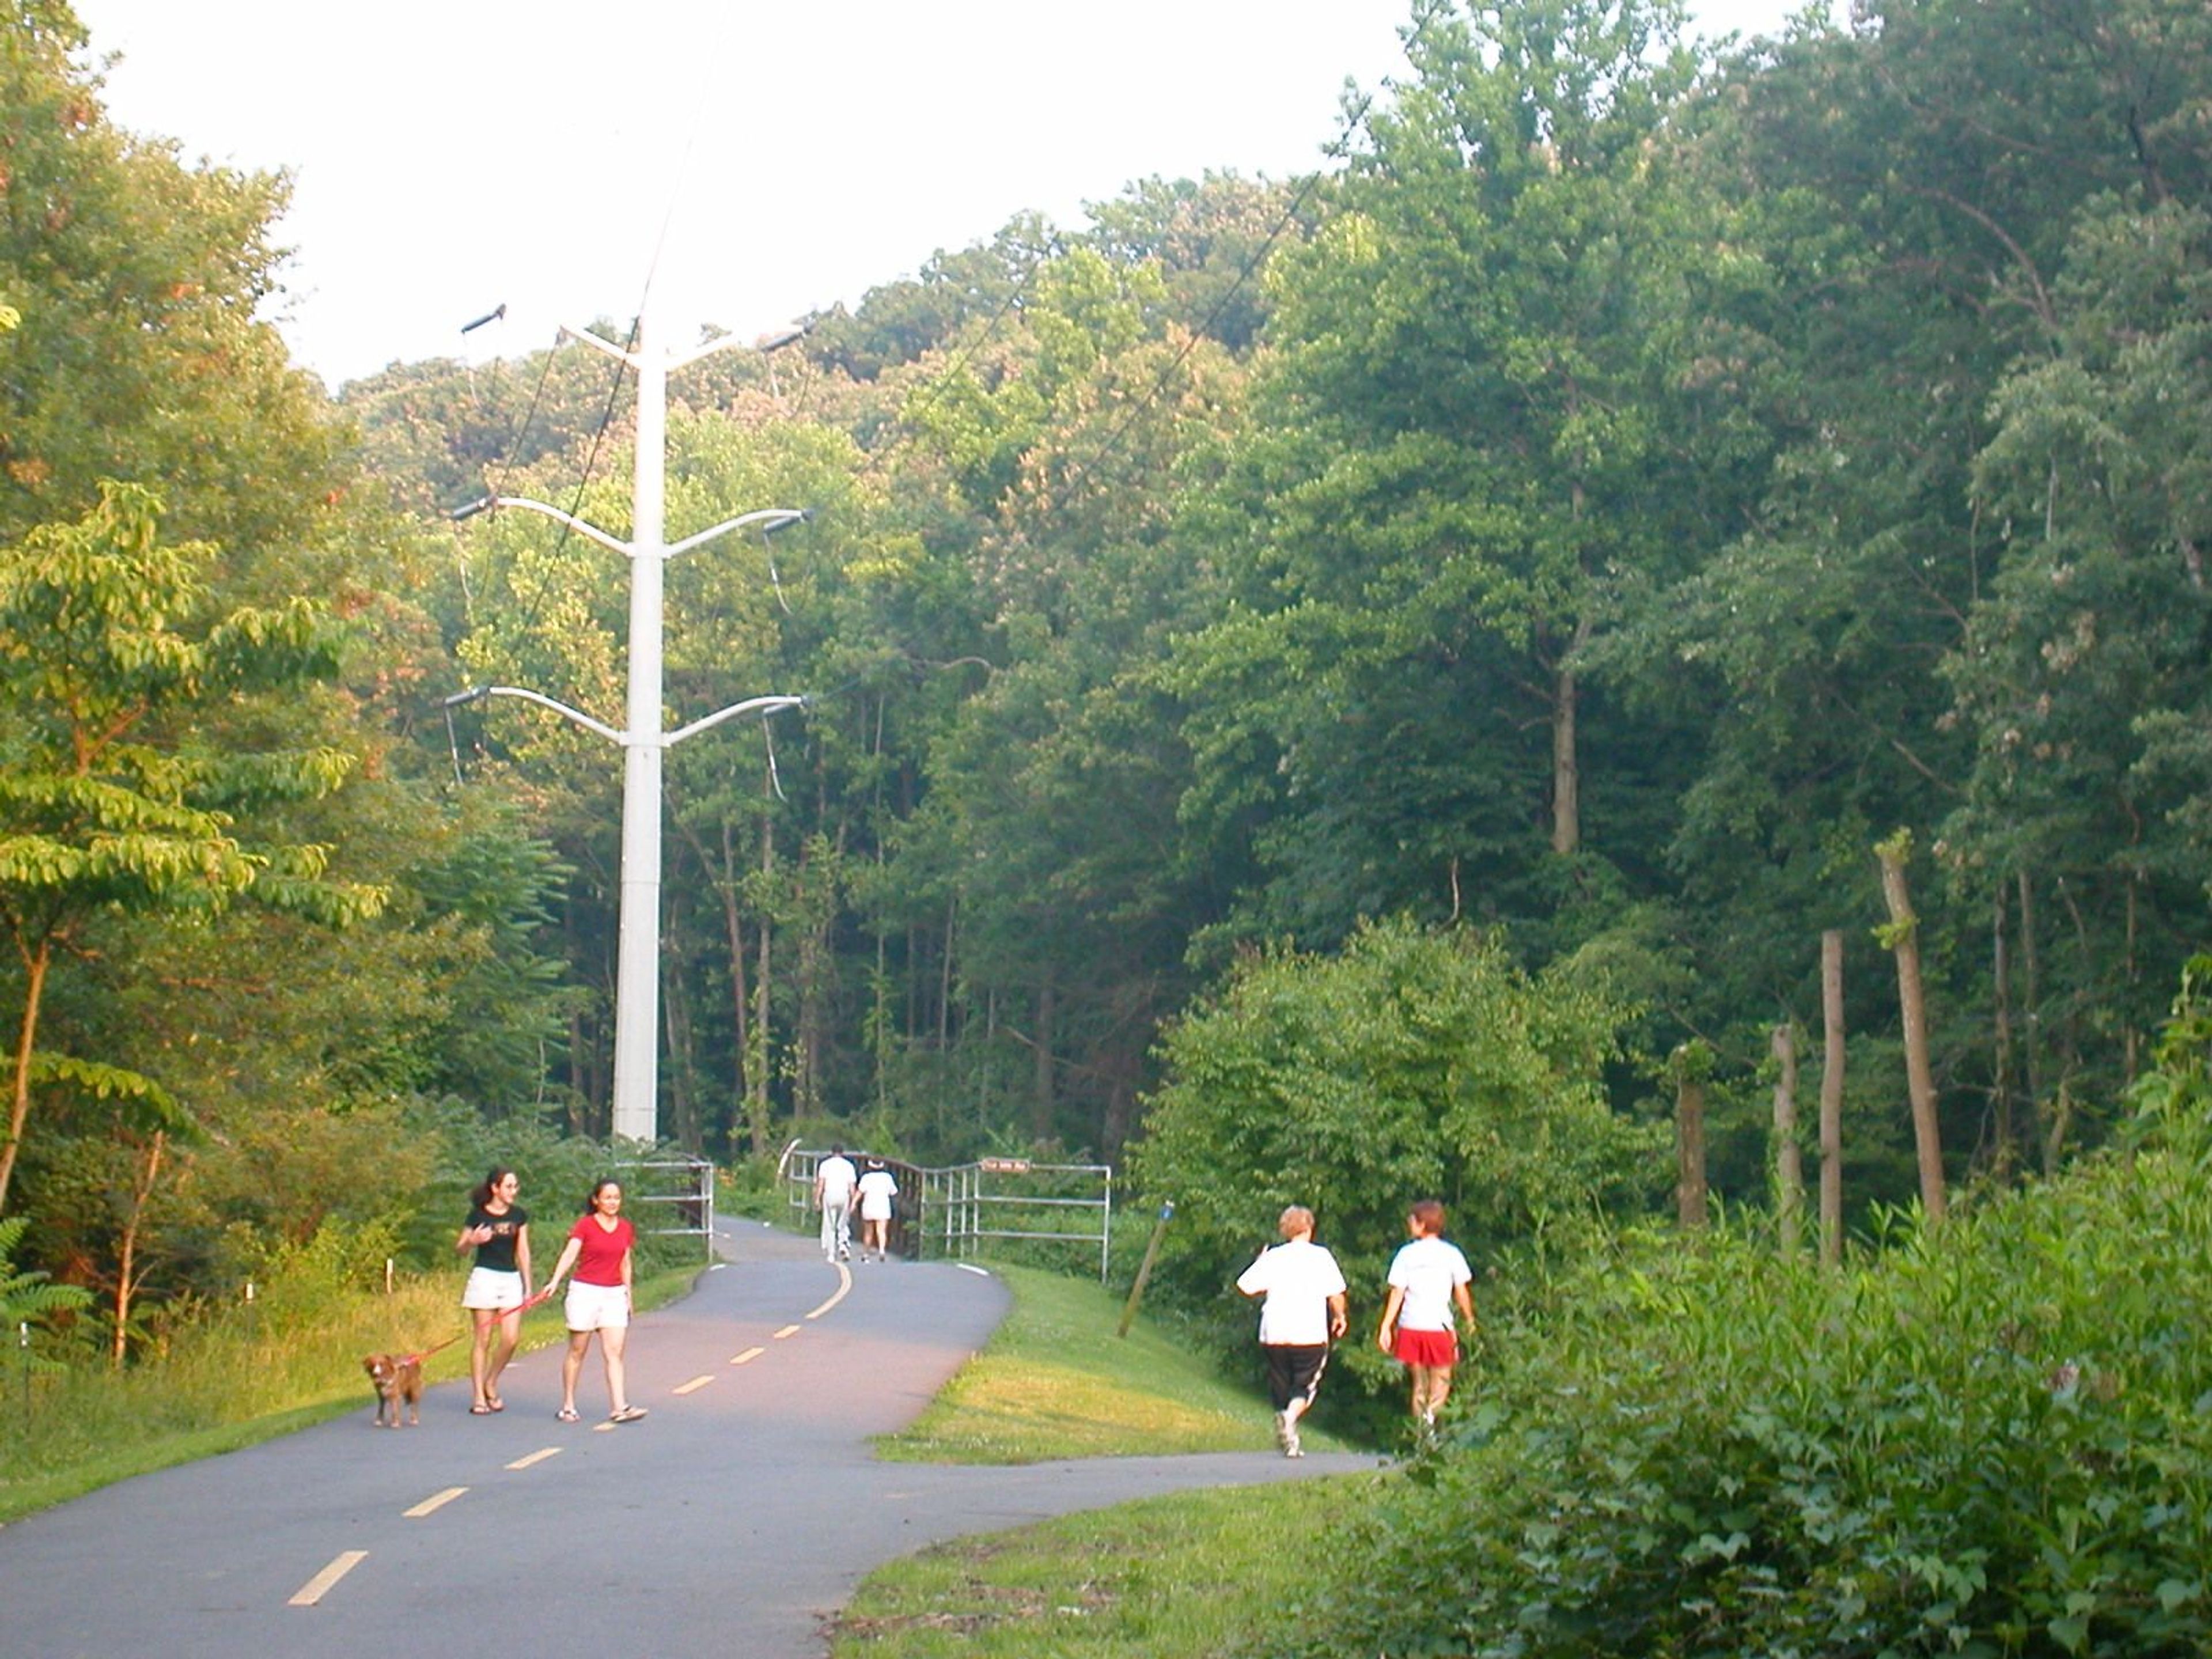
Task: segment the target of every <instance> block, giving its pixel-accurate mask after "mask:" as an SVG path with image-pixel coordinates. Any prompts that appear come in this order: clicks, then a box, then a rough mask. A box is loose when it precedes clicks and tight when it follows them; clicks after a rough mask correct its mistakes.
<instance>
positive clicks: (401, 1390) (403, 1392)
mask: <svg viewBox="0 0 2212 1659" xmlns="http://www.w3.org/2000/svg"><path fill="white" fill-rule="evenodd" d="M361 1368H362V1370H365V1371H367V1372H368V1380H369V1381H370V1383H374V1385H375V1388H376V1426H377V1427H378V1428H380V1429H396V1428H398V1427H399V1426H400V1422H399V1407H401V1405H402V1404H404V1405H405V1406H406V1407H407V1410H408V1421H409V1423H410V1424H415V1425H419V1424H420V1423H421V1422H422V1357H421V1356H420V1355H419V1354H400V1353H373V1354H369V1355H368V1356H367V1357H366V1358H363V1359H362V1362H361ZM386 1413H390V1416H391V1420H390V1421H389V1422H386V1420H385V1418H386Z"/></svg>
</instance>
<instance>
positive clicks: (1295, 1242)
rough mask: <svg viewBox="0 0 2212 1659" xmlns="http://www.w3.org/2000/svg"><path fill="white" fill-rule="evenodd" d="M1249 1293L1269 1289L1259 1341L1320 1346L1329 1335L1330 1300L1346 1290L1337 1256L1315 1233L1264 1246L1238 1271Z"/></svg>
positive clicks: (1241, 1285)
mask: <svg viewBox="0 0 2212 1659" xmlns="http://www.w3.org/2000/svg"><path fill="white" fill-rule="evenodd" d="M1237 1289H1238V1290H1240V1291H1243V1292H1244V1294H1245V1295H1247V1296H1260V1295H1262V1294H1264V1295H1265V1296H1266V1297H1267V1300H1266V1301H1265V1302H1262V1303H1261V1304H1260V1340H1261V1343H1262V1344H1263V1345H1264V1346H1267V1347H1271V1348H1273V1347H1286V1348H1316V1347H1320V1346H1322V1345H1323V1344H1324V1343H1326V1342H1327V1341H1328V1299H1329V1297H1333V1296H1342V1295H1343V1294H1344V1274H1343V1273H1341V1272H1340V1270H1339V1269H1338V1267H1337V1265H1336V1258H1335V1257H1334V1256H1333V1255H1330V1254H1329V1253H1328V1251H1327V1250H1325V1249H1322V1247H1321V1246H1320V1245H1318V1244H1316V1243H1314V1242H1313V1240H1311V1239H1310V1238H1294V1239H1291V1241H1290V1242H1289V1243H1284V1244H1278V1245H1276V1246H1275V1247H1274V1248H1273V1249H1270V1250H1263V1251H1261V1254H1260V1257H1259V1259H1258V1260H1257V1261H1255V1262H1253V1264H1252V1265H1251V1266H1250V1267H1247V1268H1246V1269H1245V1270H1244V1271H1243V1273H1240V1274H1238V1275H1237Z"/></svg>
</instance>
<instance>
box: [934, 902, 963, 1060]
mask: <svg viewBox="0 0 2212 1659" xmlns="http://www.w3.org/2000/svg"><path fill="white" fill-rule="evenodd" d="M959 919H960V901H959V900H958V899H957V898H952V899H948V900H946V901H945V958H944V960H943V961H942V962H940V963H938V965H937V1051H938V1053H939V1054H950V1053H951V1051H952V942H953V933H954V929H955V926H956V924H957V922H958V921H959Z"/></svg>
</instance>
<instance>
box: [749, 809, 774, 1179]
mask: <svg viewBox="0 0 2212 1659" xmlns="http://www.w3.org/2000/svg"><path fill="white" fill-rule="evenodd" d="M761 874H762V875H763V878H772V877H773V876H774V875H775V820H774V819H772V818H770V817H769V816H768V815H767V814H766V813H763V814H762V815H761ZM766 887H767V882H766V880H763V889H765V888H766ZM774 941H775V925H774V923H773V921H771V919H770V918H769V915H767V914H766V913H765V912H763V914H762V916H761V919H760V957H759V961H758V971H757V972H756V973H755V974H754V975H753V1024H752V1031H751V1033H750V1036H751V1041H750V1043H748V1044H747V1046H746V1048H745V1082H746V1084H747V1085H748V1088H749V1090H750V1092H749V1093H748V1094H747V1095H746V1097H745V1121H746V1124H747V1126H748V1127H749V1129H750V1133H751V1136H752V1143H753V1153H754V1156H755V1157H757V1158H765V1157H767V1156H768V1144H769V1097H768V1074H769V1066H770V1063H771V1062H770V1059H769V1045H770V1042H771V1036H770V1032H769V984H770V981H769V975H770V970H771V969H773V968H774V966H775V958H774V956H773V945H774Z"/></svg>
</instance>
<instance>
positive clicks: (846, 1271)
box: [777, 1261, 853, 1335]
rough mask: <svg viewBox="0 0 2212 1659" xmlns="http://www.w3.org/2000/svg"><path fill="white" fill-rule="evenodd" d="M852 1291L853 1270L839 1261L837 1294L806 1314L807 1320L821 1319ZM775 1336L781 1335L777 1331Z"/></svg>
mask: <svg viewBox="0 0 2212 1659" xmlns="http://www.w3.org/2000/svg"><path fill="white" fill-rule="evenodd" d="M852 1290H853V1270H852V1269H851V1268H850V1267H847V1266H846V1265H845V1264H844V1263H843V1262H842V1261H841V1262H839V1263H838V1264H837V1294H836V1295H835V1296H833V1297H830V1298H829V1300H828V1301H827V1302H825V1303H823V1304H822V1305H821V1306H820V1307H818V1308H817V1309H815V1310H814V1311H813V1312H812V1313H810V1314H808V1315H807V1317H808V1318H809V1319H819V1318H821V1317H822V1316H823V1314H826V1313H828V1312H829V1310H830V1309H832V1308H834V1307H836V1305H837V1304H839V1303H840V1302H842V1301H843V1300H844V1299H845V1298H846V1297H848V1296H849V1295H850V1294H851V1293H852ZM777 1334H778V1335H781V1334H782V1333H781V1332H780V1331H779V1332H778V1333H777Z"/></svg>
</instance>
